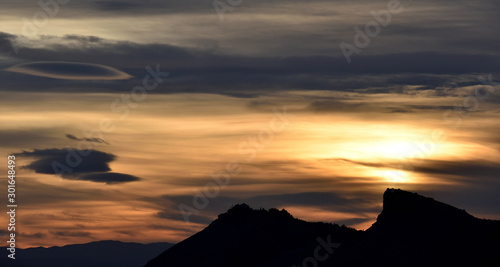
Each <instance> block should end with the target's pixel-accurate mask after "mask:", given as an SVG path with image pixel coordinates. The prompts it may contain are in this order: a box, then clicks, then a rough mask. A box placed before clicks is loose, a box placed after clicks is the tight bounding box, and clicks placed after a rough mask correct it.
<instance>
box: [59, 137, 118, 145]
mask: <svg viewBox="0 0 500 267" xmlns="http://www.w3.org/2000/svg"><path fill="white" fill-rule="evenodd" d="M65 136H66V138H68V139H70V140H75V141H87V142H94V143H104V144H107V145H109V143H108V142H106V141H105V140H104V139H102V138H78V137H76V136H74V135H72V134H66V135H65Z"/></svg>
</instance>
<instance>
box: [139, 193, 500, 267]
mask: <svg viewBox="0 0 500 267" xmlns="http://www.w3.org/2000/svg"><path fill="white" fill-rule="evenodd" d="M235 236H236V237H238V238H237V239H238V240H236V241H235V238H234V237H235ZM237 241H238V242H237ZM334 243H335V244H339V245H338V246H335V245H334ZM207 244H209V245H208V246H207ZM284 244H286V245H284ZM323 244H329V246H325V245H323ZM320 245H323V246H320ZM269 251H271V252H272V253H270V252H269ZM497 251H500V221H493V220H485V219H479V218H476V217H474V216H472V215H470V214H468V213H467V212H466V211H465V210H461V209H458V208H455V207H453V206H451V205H448V204H445V203H442V202H439V201H436V200H434V199H433V198H429V197H425V196H421V195H419V194H417V193H411V192H407V191H404V190H401V189H394V188H388V189H387V190H386V191H385V193H384V195H383V210H382V212H381V213H380V214H379V215H378V217H377V221H376V222H375V223H374V224H373V225H372V226H371V227H370V228H369V229H367V230H366V231H359V230H355V229H352V228H348V227H345V226H339V225H337V224H327V223H321V222H305V221H302V220H300V219H296V218H294V217H293V216H292V215H290V214H289V213H288V212H287V211H286V210H284V209H283V210H281V211H280V210H277V209H270V210H269V211H267V210H262V209H260V210H253V209H251V208H250V207H249V206H248V205H246V204H238V205H235V206H233V207H232V208H231V209H229V210H228V212H226V213H223V214H221V215H219V216H218V218H217V219H216V220H215V221H213V222H212V223H211V224H210V225H209V226H207V227H206V228H205V229H204V230H202V231H200V232H198V233H196V234H195V235H193V236H191V237H189V238H187V239H185V240H184V241H182V242H180V243H178V244H176V245H174V246H173V247H172V248H170V249H168V250H166V251H164V252H163V253H161V254H160V255H159V256H158V257H156V258H154V259H152V260H150V261H149V262H148V263H147V264H146V265H145V267H164V266H165V267H166V266H168V267H176V266H193V267H197V266H203V267H211V266H240V267H246V266H253V267H255V266H260V267H271V266H274V267H276V266H278V267H279V266H288V267H289V266H353V267H354V266H356V267H357V266H384V267H385V266H451V265H454V266H500V256H499V255H498V253H497ZM320 252H321V253H323V254H321V253H320ZM326 252H328V253H326ZM325 253H326V254H325Z"/></svg>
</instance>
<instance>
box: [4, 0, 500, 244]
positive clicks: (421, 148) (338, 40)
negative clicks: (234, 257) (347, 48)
mask: <svg viewBox="0 0 500 267" xmlns="http://www.w3.org/2000/svg"><path fill="white" fill-rule="evenodd" d="M47 2H50V3H52V5H47V6H45V7H42V6H40V5H38V3H37V1H14V0H6V1H2V5H1V6H2V8H1V9H0V16H1V17H2V23H0V80H1V82H2V83H1V84H0V125H1V128H0V137H1V138H0V151H1V154H2V157H3V158H4V159H5V160H4V161H1V162H2V164H0V172H1V173H3V174H4V175H3V176H2V177H1V178H0V182H1V186H0V188H2V192H4V193H5V196H6V194H7V177H6V173H7V163H6V162H7V156H8V155H12V154H15V155H16V161H17V164H16V165H17V170H16V171H17V187H16V188H17V194H18V196H17V199H18V205H19V207H18V218H17V223H18V230H17V234H18V236H19V239H18V240H19V241H18V246H20V247H33V246H54V245H58V246H60V245H66V244H74V243H87V242H91V241H96V240H110V239H111V240H120V241H130V242H132V241H133V242H141V243H150V242H159V241H162V242H179V241H181V240H183V239H185V238H187V237H189V236H190V235H192V234H194V233H196V232H198V231H200V230H201V229H203V228H204V227H206V226H207V225H208V223H210V222H211V221H212V220H214V219H215V218H217V215H218V214H220V213H222V212H224V211H226V210H227V209H229V208H230V207H231V206H232V205H234V204H237V203H243V202H244V203H247V204H249V205H250V206H251V207H253V208H259V207H263V208H272V207H276V208H280V209H281V208H285V209H287V210H288V211H289V212H290V213H291V214H292V215H294V216H295V217H298V218H301V219H304V220H308V221H325V222H335V223H339V224H345V225H348V226H353V227H356V228H358V229H366V228H368V227H369V226H370V225H371V224H372V223H373V222H374V221H375V220H376V217H377V215H378V214H379V213H380V211H381V209H382V194H383V192H384V191H385V189H386V188H388V187H391V188H392V187H395V188H401V189H404V190H408V191H414V192H418V193H420V194H423V195H427V196H430V197H433V198H435V199H437V200H439V201H442V202H445V203H449V204H451V205H454V206H457V207H458V208H461V209H466V210H467V211H468V212H469V213H471V214H472V215H474V216H477V217H482V218H489V219H500V135H499V131H500V124H499V122H500V86H499V85H498V82H500V47H499V46H498V43H499V42H500V35H499V34H498V28H499V26H498V25H500V17H499V16H498V14H499V12H500V3H499V2H498V1H495V0H477V1H463V0H458V1H457V0H454V1H451V0H442V1H430V0H414V1H409V0H406V1H400V2H399V1H396V0H385V1H378V0H377V1H373V0H366V1H365V0H361V1H354V0H351V1H348V0H329V1H326V0H308V1H305V0H286V1H285V0H274V1H255V0H242V1H241V3H240V4H237V5H235V6H230V5H229V4H228V2H227V1H225V0H221V1H219V2H217V1H216V2H213V1H201V0H173V1H159V0H146V1H140V2H139V1H132V0H123V1H90V0H59V2H56V1H55V0H54V1H47ZM229 2H232V3H236V2H238V1H229ZM54 3H57V5H54ZM214 3H216V5H215V6H217V7H218V8H220V7H221V6H220V3H223V6H224V5H225V7H226V8H227V9H224V13H221V12H222V11H221V10H220V9H219V14H218V12H217V10H216V7H214ZM238 3H239V2H238ZM391 5H392V7H394V5H397V6H398V9H397V11H395V12H392V13H391V12H390V11H388V10H389V9H390V8H389V6H391ZM393 11H394V10H393ZM380 14H389V16H390V17H389V18H388V17H383V16H382V15H380ZM377 19H378V20H377ZM380 20H384V21H382V22H383V23H382V24H386V25H381V24H380V23H381V22H380ZM377 21H379V22H377ZM385 22H386V23H385ZM377 23H378V24H377ZM366 25H371V26H372V28H370V27H368V29H369V30H370V29H371V30H372V31H375V30H376V28H374V27H376V26H373V25H378V27H379V29H380V31H379V32H376V33H373V32H372V33H371V34H370V35H371V37H369V36H368V35H365V36H368V39H369V43H365V45H363V47H361V46H359V45H358V46H357V47H356V43H358V44H359V42H360V39H359V38H356V36H357V35H359V32H360V31H361V32H363V33H364V34H366V33H365V32H366V28H365V26H366ZM355 27H357V28H355ZM356 29H358V31H357V30H356ZM374 29H375V30H374ZM358 37H359V36H358ZM361 41H362V40H361ZM365 41H366V40H365ZM342 43H344V44H349V45H351V46H353V47H356V49H357V50H358V52H359V53H356V52H354V53H353V54H351V55H350V56H349V60H350V63H348V60H347V58H346V56H345V55H344V54H343V53H342V50H341V47H342V46H341V44H342ZM167 73H168V74H167ZM143 84H146V85H147V86H146V87H149V88H148V89H147V90H146V89H141V86H143ZM89 149H90V150H89ZM85 152H89V154H88V155H87V156H81V162H79V163H78V164H75V166H73V167H70V168H71V173H64V174H63V175H55V174H54V169H53V163H54V162H59V163H61V164H64V165H65V166H68V165H69V164H70V163H71V162H70V163H68V162H67V160H66V159H67V158H68V155H69V154H71V153H73V155H75V153H76V154H78V153H85ZM78 157H80V156H78ZM228 169H230V170H232V171H233V172H232V173H231V174H230V178H229V179H226V180H225V181H223V182H227V183H223V184H222V186H219V185H217V186H214V185H216V184H217V182H219V184H221V178H220V175H217V174H220V173H221V172H223V171H227V170H228ZM66 170H67V169H66ZM230 172H231V171H230ZM214 177H219V179H218V180H217V178H214ZM222 180H224V179H222ZM207 188H208V189H210V190H209V191H208V192H205V191H204V190H206V189H207ZM200 194H201V195H202V196H204V197H205V202H203V203H200V202H199V201H198V202H196V201H197V200H200V198H199V196H200ZM2 199H4V202H2V203H5V204H6V201H5V200H6V197H2ZM193 200H194V201H195V202H196V203H197V204H198V205H199V206H200V205H201V206H203V207H202V208H196V207H195V206H196V205H197V204H196V203H193ZM186 206H188V207H191V208H193V210H196V212H197V213H196V214H194V215H192V216H189V221H186V220H185V216H183V213H182V212H181V211H180V209H179V207H186ZM3 209H5V205H4V208H3ZM193 210H191V211H193ZM3 214H5V213H3ZM184 215H185V214H184ZM7 224H8V222H7V217H6V216H5V215H3V216H2V217H0V225H2V226H1V228H0V229H1V230H0V235H4V236H3V239H5V238H6V234H7V233H8V232H7V231H6V226H7ZM4 226H5V227H4Z"/></svg>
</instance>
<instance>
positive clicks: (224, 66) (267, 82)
mask: <svg viewBox="0 0 500 267" xmlns="http://www.w3.org/2000/svg"><path fill="white" fill-rule="evenodd" d="M0 38H2V36H0ZM51 38H55V39H57V38H59V37H51ZM11 39H12V37H11V36H9V35H3V39H1V40H3V41H0V43H2V42H3V43H6V42H8V41H9V40H11ZM57 40H60V41H59V42H56V43H58V44H53V43H54V42H52V43H51V44H50V45H48V46H47V47H45V48H44V47H39V48H32V47H31V48H30V47H23V48H22V49H21V50H20V52H19V53H18V54H16V55H15V56H14V55H11V56H13V58H15V59H18V60H23V61H28V62H33V61H47V60H51V61H70V62H89V63H92V64H101V65H107V64H109V62H113V66H114V67H116V68H119V69H121V70H123V71H124V72H126V73H129V74H130V75H132V76H135V77H136V78H133V79H130V80H128V81H114V82H104V81H103V82H100V83H98V85H99V86H98V87H99V89H98V91H99V92H123V88H130V90H131V89H132V88H133V87H134V86H137V85H140V84H141V83H142V78H143V77H145V76H146V75H147V74H148V73H147V72H146V71H145V69H144V68H145V66H151V65H155V64H159V65H160V66H161V70H162V71H164V72H169V73H170V74H171V75H170V76H169V77H168V78H167V79H166V80H165V81H164V82H163V83H162V84H160V86H158V88H156V89H155V90H154V91H151V93H155V94H157V93H160V94H168V93H215V94H225V95H230V96H235V97H255V96H258V95H266V94H269V93H271V92H276V91H283V90H285V91H286V90H335V91H357V90H360V89H363V90H365V91H363V93H405V91H404V86H406V85H414V86H420V88H421V89H420V90H422V89H429V90H431V89H432V90H439V89H436V87H437V86H452V85H453V83H454V82H456V80H457V79H459V78H460V79H464V77H466V78H467V79H468V80H467V81H460V82H462V83H463V84H480V82H479V81H478V80H477V74H478V73H493V75H494V77H497V76H499V75H498V74H500V64H499V62H500V56H497V55H488V54H464V53H448V52H419V53H395V54H382V55H365V56H363V57H359V58H358V59H357V61H356V64H354V63H353V64H347V63H346V62H345V59H344V58H343V56H326V55H325V56H296V57H272V56H251V55H248V56H235V55H224V54H217V53H215V52H213V51H209V50H194V49H192V48H184V47H177V46H172V45H165V44H137V43H133V42H116V41H113V42H112V41H108V40H105V39H100V38H97V37H91V36H80V37H78V36H75V35H70V36H65V37H62V38H59V39H57ZM67 42H71V44H66V43H67ZM124 54H126V55H127V56H126V57H124V56H123V55H124ZM0 78H1V79H2V80H5V81H6V84H5V86H4V87H2V88H1V89H0V90H7V91H8V90H15V91H40V90H41V89H40V88H44V90H49V91H57V92H90V91H91V90H92V89H89V86H88V84H87V83H86V82H78V81H62V80H48V79H46V78H37V77H31V78H30V79H26V77H24V76H21V75H20V74H15V73H8V72H0ZM14 81H15V82H14ZM367 88H368V89H367ZM96 90H97V89H96ZM450 93H451V92H450ZM439 94H441V95H443V94H444V95H446V94H448V92H446V91H443V92H440V93H439ZM436 95H438V93H436Z"/></svg>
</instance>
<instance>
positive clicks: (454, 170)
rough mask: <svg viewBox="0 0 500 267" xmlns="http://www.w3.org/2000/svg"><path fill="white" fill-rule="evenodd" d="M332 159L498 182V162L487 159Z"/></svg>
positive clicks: (499, 164)
mask: <svg viewBox="0 0 500 267" xmlns="http://www.w3.org/2000/svg"><path fill="white" fill-rule="evenodd" d="M332 160H334V161H343V162H349V163H352V164H356V165H361V166H366V167H372V168H393V169H404V170H407V171H411V172H418V173H423V174H428V175H435V176H436V177H445V176H453V177H455V178H456V177H459V179H458V180H456V179H455V178H452V177H450V178H449V179H452V180H454V181H456V182H467V183H481V184H499V185H500V179H499V178H498V177H499V176H498V174H499V173H500V163H499V162H495V161H489V160H455V161H451V160H431V159H418V160H414V161H411V160H410V161H400V162H398V161H394V162H363V161H355V160H350V159H332ZM431 177H432V176H431Z"/></svg>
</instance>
